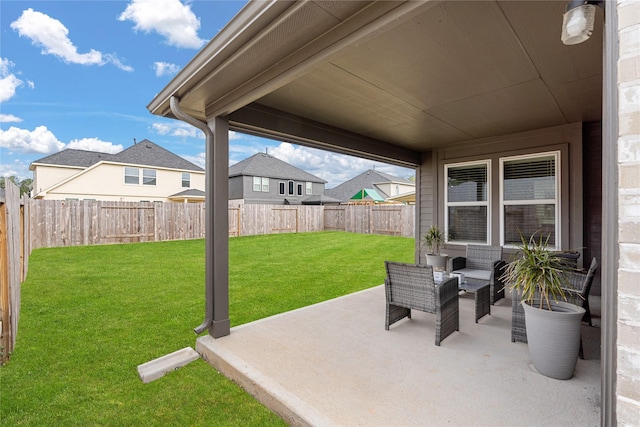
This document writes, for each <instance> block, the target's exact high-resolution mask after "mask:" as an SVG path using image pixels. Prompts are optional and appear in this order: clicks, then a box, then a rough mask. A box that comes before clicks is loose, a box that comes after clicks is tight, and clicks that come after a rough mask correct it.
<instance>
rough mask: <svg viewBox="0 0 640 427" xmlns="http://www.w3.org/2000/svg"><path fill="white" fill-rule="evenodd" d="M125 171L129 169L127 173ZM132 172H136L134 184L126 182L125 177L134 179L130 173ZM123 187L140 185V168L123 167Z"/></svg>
mask: <svg viewBox="0 0 640 427" xmlns="http://www.w3.org/2000/svg"><path fill="white" fill-rule="evenodd" d="M127 169H129V171H127ZM133 170H135V171H136V174H135V178H136V182H127V177H129V178H133V177H134V175H133V173H131V172H132V171H133ZM127 172H129V173H127ZM124 185H140V168H136V167H132V166H125V167H124Z"/></svg>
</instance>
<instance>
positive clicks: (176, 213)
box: [28, 200, 415, 249]
mask: <svg viewBox="0 0 640 427" xmlns="http://www.w3.org/2000/svg"><path fill="white" fill-rule="evenodd" d="M28 204H29V222H28V228H29V234H30V239H31V245H32V248H34V249H35V248H41V247H58V246H79V245H96V244H109V243H130V242H151V241H164V240H185V239H201V238H204V237H205V222H206V221H205V205H204V203H135V202H100V201H87V200H29V203H28ZM414 212H415V210H414V206H412V205H381V206H376V205H373V206H362V205H340V206H311V205H296V206H287V205H245V204H242V205H230V206H229V236H230V237H236V236H249V235H255V234H276V233H301V232H313V231H323V230H340V231H349V232H354V233H369V234H388V235H396V236H406V237H413V235H414V234H413V233H414V222H415V218H414V216H415V214H414Z"/></svg>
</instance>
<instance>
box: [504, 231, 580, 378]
mask: <svg viewBox="0 0 640 427" xmlns="http://www.w3.org/2000/svg"><path fill="white" fill-rule="evenodd" d="M520 239H521V240H522V244H521V245H520V246H519V247H518V248H519V250H520V252H519V256H517V257H516V258H515V259H514V260H513V261H511V262H510V263H508V264H507V266H506V268H505V272H504V274H503V276H502V279H503V280H504V281H505V283H506V284H507V286H509V287H510V288H511V290H512V291H514V292H513V294H512V295H513V298H517V297H519V298H520V299H521V302H520V303H521V304H522V306H523V308H524V314H525V325H526V329H527V344H528V346H529V355H530V356H531V360H532V362H533V366H534V367H535V368H536V370H537V371H538V372H539V373H541V374H543V375H545V376H548V377H551V378H556V379H569V378H571V376H572V375H573V372H574V370H575V366H576V362H577V360H578V353H579V350H580V325H581V321H582V316H583V315H584V312H585V310H584V309H583V308H582V307H578V306H577V305H575V304H570V303H567V302H564V301H559V299H562V300H566V298H565V291H564V288H566V287H567V285H568V278H567V275H566V274H565V272H566V269H567V264H566V260H564V259H563V258H561V257H559V256H557V253H554V252H553V251H551V250H549V249H548V243H549V236H547V238H546V239H544V238H543V237H540V238H539V239H538V240H536V239H535V233H534V234H533V235H532V236H531V238H530V239H529V240H528V241H527V240H526V239H525V238H524V237H523V236H522V235H520Z"/></svg>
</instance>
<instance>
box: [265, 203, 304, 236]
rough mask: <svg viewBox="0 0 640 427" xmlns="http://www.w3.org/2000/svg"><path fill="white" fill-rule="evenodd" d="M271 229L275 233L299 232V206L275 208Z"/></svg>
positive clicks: (272, 211) (272, 214) (272, 213)
mask: <svg viewBox="0 0 640 427" xmlns="http://www.w3.org/2000/svg"><path fill="white" fill-rule="evenodd" d="M271 224H272V225H271V231H273V232H275V233H283V232H285V233H287V232H288V233H297V232H298V208H273V209H272V210H271Z"/></svg>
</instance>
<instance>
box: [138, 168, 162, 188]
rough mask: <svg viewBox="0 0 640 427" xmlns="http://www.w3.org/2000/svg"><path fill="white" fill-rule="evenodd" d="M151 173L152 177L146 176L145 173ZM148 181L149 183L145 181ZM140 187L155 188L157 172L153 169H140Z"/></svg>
mask: <svg viewBox="0 0 640 427" xmlns="http://www.w3.org/2000/svg"><path fill="white" fill-rule="evenodd" d="M149 172H153V174H152V175H153V177H151V176H148V175H147V173H149ZM147 180H150V181H147ZM142 185H147V186H154V187H155V186H157V185H158V172H157V171H156V170H155V169H142Z"/></svg>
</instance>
